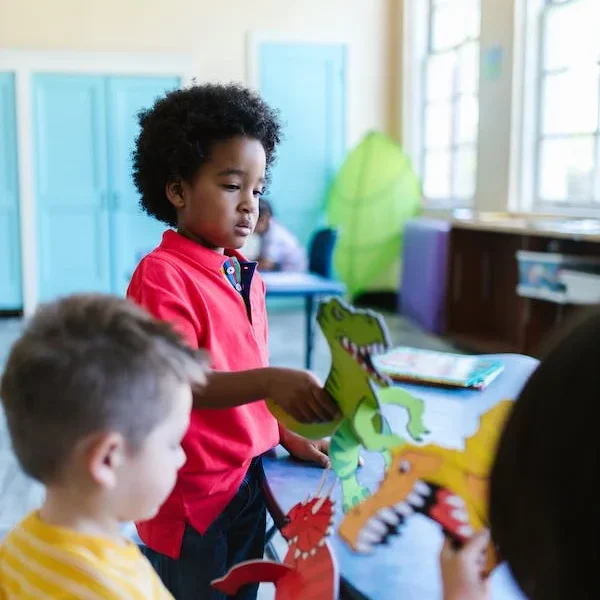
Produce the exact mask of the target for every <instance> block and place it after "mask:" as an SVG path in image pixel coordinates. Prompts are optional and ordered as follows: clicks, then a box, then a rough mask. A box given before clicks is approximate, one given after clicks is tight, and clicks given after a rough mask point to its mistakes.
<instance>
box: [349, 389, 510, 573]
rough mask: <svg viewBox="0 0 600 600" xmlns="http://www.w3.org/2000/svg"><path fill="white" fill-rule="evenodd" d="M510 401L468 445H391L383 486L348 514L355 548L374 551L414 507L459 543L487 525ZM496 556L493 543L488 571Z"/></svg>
mask: <svg viewBox="0 0 600 600" xmlns="http://www.w3.org/2000/svg"><path fill="white" fill-rule="evenodd" d="M511 407H512V402H511V401H510V400H504V401H502V402H500V403H499V404H497V405H496V406H495V407H494V408H492V409H491V410H490V411H488V412H487V413H485V414H484V415H483V416H482V417H481V423H480V427H479V430H478V431H477V432H476V433H475V434H474V435H473V436H471V437H470V438H468V439H467V440H466V443H465V450H464V451H459V450H450V449H447V448H441V447H440V446H435V445H433V444H428V445H425V446H420V447H419V446H412V445H404V446H401V447H399V448H398V449H396V450H393V451H392V463H391V465H390V467H389V469H388V471H387V473H386V475H385V477H384V479H383V482H382V483H381V486H380V487H379V489H378V490H377V492H375V493H374V494H373V495H372V496H370V497H369V498H367V499H366V500H364V501H363V502H361V503H360V504H359V505H358V506H356V507H354V508H353V509H352V510H351V511H350V512H349V513H348V514H347V515H346V517H345V518H344V520H343V521H342V524H341V526H340V530H339V534H340V536H341V538H342V539H343V540H344V541H345V542H346V543H347V544H348V545H349V546H350V547H351V548H352V549H353V550H355V551H357V552H362V553H368V552H372V551H373V550H374V547H375V546H376V545H378V544H380V543H382V542H384V541H385V540H386V539H387V538H388V537H389V536H390V535H394V534H397V533H398V532H399V528H400V527H401V526H402V524H403V523H404V521H405V520H406V519H407V518H409V517H410V516H411V515H413V514H415V513H421V514H423V515H425V516H427V517H429V518H430V519H433V520H434V521H436V522H438V523H439V524H440V525H441V526H442V528H443V529H444V531H445V533H446V534H448V535H450V536H451V537H452V538H454V540H455V541H456V542H457V543H459V544H460V543H464V542H465V541H466V540H467V539H468V538H469V537H471V535H473V533H474V532H475V531H477V530H479V529H480V528H482V527H485V526H487V524H488V516H487V515H488V500H487V492H488V478H489V473H490V470H491V467H492V462H493V459H494V456H495V451H496V446H497V443H498V439H499V437H500V433H501V431H502V427H503V425H504V422H505V421H506V418H507V417H508V414H509V412H510V409H511ZM497 562H498V557H497V556H496V552H495V549H494V548H493V546H492V545H490V547H489V548H488V564H487V570H488V572H489V571H491V570H492V569H493V568H494V566H495V565H496V564H497Z"/></svg>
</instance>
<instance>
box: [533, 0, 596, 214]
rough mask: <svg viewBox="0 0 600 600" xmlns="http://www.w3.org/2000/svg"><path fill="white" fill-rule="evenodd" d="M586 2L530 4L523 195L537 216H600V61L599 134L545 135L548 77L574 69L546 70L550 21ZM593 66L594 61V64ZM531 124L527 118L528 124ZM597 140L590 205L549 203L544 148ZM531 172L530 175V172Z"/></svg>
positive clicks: (565, 0) (569, 0)
mask: <svg viewBox="0 0 600 600" xmlns="http://www.w3.org/2000/svg"><path fill="white" fill-rule="evenodd" d="M581 1H582V0H537V2H536V1H532V2H530V4H529V11H528V14H527V17H526V19H527V24H526V27H525V35H526V36H527V37H526V39H527V40H529V41H528V42H526V48H525V57H524V60H525V65H526V71H529V74H528V77H527V79H528V81H526V87H527V86H529V88H530V89H529V91H528V90H527V89H526V90H525V94H524V98H523V106H522V110H523V112H524V113H525V114H526V115H527V114H528V115H529V131H527V127H524V140H523V143H524V145H525V146H527V145H528V146H529V148H527V147H526V148H525V149H524V155H525V156H526V155H527V154H528V150H529V155H530V158H529V160H528V161H526V162H525V165H524V167H523V171H524V172H523V181H522V185H523V193H522V196H523V198H522V208H523V209H524V210H530V211H531V212H534V213H544V214H558V215H561V214H564V215H568V216H598V215H599V214H600V59H598V61H597V63H596V64H597V65H598V81H597V86H598V90H599V95H598V123H597V125H596V131H595V132H593V133H591V134H589V133H550V134H548V133H546V134H545V133H544V131H543V120H544V84H545V82H546V80H547V78H548V76H552V75H556V74H560V73H569V72H571V71H573V66H572V65H570V66H566V67H562V68H560V69H546V68H545V66H544V58H545V56H544V50H545V47H546V41H547V30H546V27H547V24H546V21H547V18H548V14H549V11H550V10H553V9H556V8H557V7H560V6H566V5H568V4H574V3H576V2H581ZM590 64H592V62H591V61H590ZM525 122H527V119H526V121H525ZM590 137H591V138H593V140H594V171H593V192H592V193H593V196H592V198H590V200H589V201H587V202H573V201H571V200H569V199H568V198H567V199H566V200H563V201H553V200H546V199H544V198H543V197H542V196H541V193H540V191H541V190H540V185H541V180H542V179H541V178H542V147H543V143H544V141H547V140H573V139H588V138H590ZM527 171H529V173H527Z"/></svg>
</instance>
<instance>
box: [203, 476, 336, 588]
mask: <svg viewBox="0 0 600 600" xmlns="http://www.w3.org/2000/svg"><path fill="white" fill-rule="evenodd" d="M326 476H327V473H325V475H324V476H323V480H322V481H321V485H320V486H319V490H318V491H317V493H316V494H315V496H314V497H313V498H309V499H308V500H305V501H304V502H300V503H298V504H296V505H294V506H293V507H292V508H291V510H290V511H289V512H288V514H287V515H286V516H287V519H288V522H287V524H286V525H285V526H284V527H282V529H281V534H282V535H283V537H284V538H285V539H286V540H287V542H288V551H287V553H286V555H285V558H284V559H283V562H282V563H277V562H273V561H268V560H250V561H247V562H243V563H240V564H239V565H236V566H234V567H232V568H231V569H230V570H229V572H228V573H227V574H226V575H225V576H224V577H222V578H220V579H215V580H214V581H213V582H212V586H213V587H214V588H216V589H217V590H219V591H221V592H223V593H224V594H227V595H229V596H234V595H235V594H236V593H237V591H238V590H239V589H240V588H241V587H242V586H244V585H248V584H251V583H264V582H269V583H273V584H275V590H276V592H275V600H335V599H336V598H337V597H338V581H339V578H338V571H337V564H336V562H335V558H334V556H333V553H332V551H331V548H330V547H329V542H328V541H327V537H328V536H329V535H330V534H331V531H332V524H333V513H334V510H333V501H332V500H331V498H330V497H329V496H330V493H331V489H333V486H332V488H331V489H330V490H329V491H328V492H327V493H326V494H324V495H323V496H321V495H320V492H321V488H322V487H323V483H324V482H325V477H326Z"/></svg>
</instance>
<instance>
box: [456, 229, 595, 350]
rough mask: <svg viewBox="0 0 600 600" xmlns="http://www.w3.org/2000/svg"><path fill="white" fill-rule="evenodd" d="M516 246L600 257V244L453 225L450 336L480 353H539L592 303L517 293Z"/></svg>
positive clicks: (517, 247)
mask: <svg viewBox="0 0 600 600" xmlns="http://www.w3.org/2000/svg"><path fill="white" fill-rule="evenodd" d="M518 250H531V251H536V252H545V251H552V252H560V253H564V254H573V255H579V256H600V243H597V242H590V241H577V240H572V239H566V238H555V237H552V234H551V233H549V234H548V235H547V236H546V235H528V234H527V233H521V232H501V231H493V230H477V229H467V228H460V227H454V228H453V229H452V231H451V234H450V248H449V260H448V268H449V276H448V287H447V298H446V332H445V333H446V336H447V337H448V338H449V339H450V340H452V341H453V342H454V343H456V344H457V345H458V346H461V347H463V348H465V349H466V350H471V351H473V352H479V353H497V352H516V353H522V354H529V355H532V356H539V355H540V353H541V352H542V351H543V349H544V347H545V346H546V344H547V342H548V340H549V338H550V337H551V336H552V335H553V334H554V333H555V332H556V331H557V329H559V328H560V327H561V326H563V325H564V324H565V322H566V321H567V320H568V319H569V318H571V317H572V316H574V315H575V314H576V313H577V312H579V311H581V310H585V309H586V308H587V309H589V307H580V306H573V305H568V304H567V305H561V304H554V303H551V302H547V301H544V300H537V299H529V298H523V297H521V296H519V295H518V294H517V284H518V263H517V258H516V253H517V251H518Z"/></svg>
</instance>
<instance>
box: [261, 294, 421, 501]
mask: <svg viewBox="0 0 600 600" xmlns="http://www.w3.org/2000/svg"><path fill="white" fill-rule="evenodd" d="M317 322H318V323H319V326H320V327H321V330H322V331H323V334H324V335H325V338H326V339H327V342H328V344H329V348H330V350H331V359H332V360H331V370H330V372H329V375H328V377H327V380H326V381H325V389H326V390H327V392H329V394H330V395H331V397H332V398H333V399H334V400H335V401H336V403H337V404H338V406H339V408H340V412H341V416H340V418H339V419H337V420H335V421H331V422H328V423H318V424H314V425H306V424H302V423H299V422H297V421H296V420H294V419H293V418H292V417H290V416H289V415H288V414H287V413H285V412H284V411H283V410H282V409H281V408H279V406H277V405H276V404H275V403H274V402H272V401H270V400H267V405H268V407H269V409H270V410H271V412H272V413H273V415H274V416H275V417H276V418H277V419H278V420H279V421H280V422H281V423H282V424H283V425H284V426H285V427H287V428H288V429H291V430H292V431H295V432H296V433H299V434H301V435H303V436H305V437H307V438H310V439H319V438H322V437H326V436H332V438H331V444H330V448H329V456H330V458H331V466H332V468H333V470H334V471H335V472H336V474H337V475H338V477H339V478H340V480H341V484H342V494H343V497H344V512H347V511H348V510H349V509H350V508H352V507H353V506H355V505H357V504H358V503H360V502H361V501H362V500H364V499H365V498H367V497H368V496H369V495H370V491H369V489H368V488H366V487H364V486H362V485H361V484H360V482H359V481H358V479H357V476H356V471H357V469H358V456H359V452H360V448H361V447H362V448H364V449H365V450H368V451H371V452H380V453H381V454H382V455H383V457H384V460H385V464H386V467H387V466H388V465H389V464H390V460H391V455H390V449H392V448H396V447H397V446H399V445H401V444H403V443H404V440H403V439H402V438H401V437H400V436H398V435H396V434H395V433H393V432H392V430H391V428H390V426H389V424H388V422H387V420H386V419H385V417H384V416H383V414H382V412H381V405H383V404H392V405H396V406H402V407H403V408H405V409H406V410H407V411H408V415H409V421H408V426H407V429H408V433H409V435H410V436H411V437H412V438H413V440H415V441H421V438H422V436H423V435H424V434H425V433H429V432H428V431H427V429H426V428H425V425H424V424H423V408H424V405H423V401H422V400H419V399H418V398H415V397H413V396H411V395H410V394H409V393H408V392H406V391H405V390H403V389H401V388H398V387H395V386H392V385H391V380H390V379H389V378H388V377H387V376H384V375H382V374H381V373H379V372H378V371H377V369H376V368H375V367H374V366H373V361H372V360H371V356H373V355H375V354H379V353H381V352H384V351H386V350H388V349H389V347H390V342H389V335H388V331H387V328H386V326H385V323H384V321H383V319H382V318H381V317H380V316H379V315H378V314H376V313H374V312H372V311H370V310H358V309H354V308H351V307H349V306H347V305H346V304H344V303H343V302H342V301H341V300H339V299H337V298H334V299H332V300H329V301H327V302H325V303H321V305H320V307H319V312H318V314H317ZM376 390H377V391H376Z"/></svg>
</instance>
